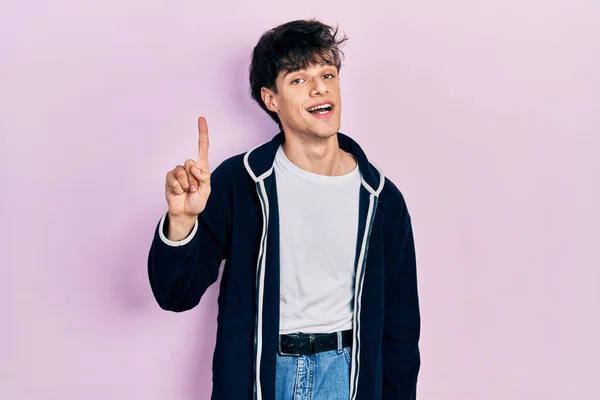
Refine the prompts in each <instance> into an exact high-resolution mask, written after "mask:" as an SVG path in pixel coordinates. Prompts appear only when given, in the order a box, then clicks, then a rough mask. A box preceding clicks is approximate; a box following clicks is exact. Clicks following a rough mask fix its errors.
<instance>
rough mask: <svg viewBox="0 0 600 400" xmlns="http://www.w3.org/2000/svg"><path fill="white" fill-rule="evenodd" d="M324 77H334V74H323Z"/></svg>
mask: <svg viewBox="0 0 600 400" xmlns="http://www.w3.org/2000/svg"><path fill="white" fill-rule="evenodd" d="M324 77H325V79H333V78H335V75H334V74H325V75H324Z"/></svg>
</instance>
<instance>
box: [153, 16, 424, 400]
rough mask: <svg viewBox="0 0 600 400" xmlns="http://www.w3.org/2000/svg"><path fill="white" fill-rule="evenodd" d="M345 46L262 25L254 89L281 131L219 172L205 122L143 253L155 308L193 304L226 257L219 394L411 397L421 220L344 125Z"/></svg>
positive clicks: (323, 29)
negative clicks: (212, 163) (416, 233)
mask: <svg viewBox="0 0 600 400" xmlns="http://www.w3.org/2000/svg"><path fill="white" fill-rule="evenodd" d="M345 40H346V38H345V37H344V38H341V39H340V38H338V37H337V30H335V31H334V30H333V29H332V28H331V27H329V26H327V25H324V24H322V23H319V22H316V21H314V20H311V21H294V22H290V23H287V24H284V25H281V26H278V27H276V28H274V29H272V30H270V31H268V32H266V33H265V34H264V35H263V36H262V37H261V38H260V40H259V42H258V44H257V45H256V47H255V48H254V51H253V57H252V64H251V67H250V85H251V89H252V96H253V98H254V99H255V100H256V101H257V102H258V103H259V104H260V106H261V107H262V108H263V109H264V110H265V111H266V112H267V113H269V115H270V116H271V117H272V118H273V119H274V120H275V121H276V122H277V123H278V124H279V126H280V128H281V132H280V133H279V134H278V135H276V136H275V137H274V138H273V139H272V140H271V141H270V142H268V143H265V144H263V145H261V146H258V147H256V148H254V149H253V150H250V151H248V152H247V153H244V154H240V155H238V156H235V157H232V158H229V159H228V160H226V161H224V162H223V163H222V164H221V165H220V166H219V167H218V168H216V169H215V170H214V172H213V173H212V176H211V174H210V173H209V167H208V128H207V124H206V120H205V119H204V118H202V117H201V118H199V120H198V126H199V146H198V159H197V160H187V161H186V162H185V163H184V164H183V165H182V166H181V165H178V166H177V167H176V168H175V169H173V170H172V171H170V172H168V173H167V177H166V190H165V192H166V199H167V203H168V211H167V212H166V213H165V215H163V217H162V219H161V220H160V222H159V224H158V227H157V229H156V234H155V237H154V240H153V242H152V246H151V249H150V254H149V259H148V274H149V279H150V284H151V286H152V291H153V293H154V296H155V298H156V300H157V302H158V303H159V305H160V306H161V307H162V308H163V309H165V310H171V311H176V312H181V311H185V310H189V309H191V308H193V307H195V306H196V305H197V304H198V303H199V301H200V298H201V296H202V295H203V293H204V292H205V291H206V289H207V288H208V287H209V286H210V285H211V284H213V283H214V282H215V281H216V279H217V277H218V272H219V266H220V264H221V262H222V260H226V262H225V267H224V270H223V276H222V280H221V287H220V293H219V300H218V303H219V315H218V330H217V343H216V348H215V352H214V358H213V394H212V398H213V399H217V400H244V399H264V400H273V399H277V400H292V399H314V400H318V399H325V400H337V399H340V400H342V399H344V400H347V399H352V400H356V399H359V400H374V399H398V400H409V399H415V398H416V382H417V375H418V372H419V367H420V355H419V347H418V341H419V331H420V315H419V305H418V295H417V278H416V265H415V264H416V263H415V253H414V243H413V233H412V227H411V219H410V216H409V213H408V210H407V207H406V204H405V202H404V199H403V196H402V194H401V193H400V191H399V190H398V189H397V188H396V186H395V185H394V184H393V183H392V182H391V181H389V180H388V179H387V178H385V176H384V175H383V174H382V172H381V171H380V170H379V169H378V168H377V167H376V166H375V165H374V164H372V163H371V162H370V161H369V160H368V158H367V156H366V155H365V153H364V152H363V151H362V149H361V148H360V147H359V145H358V144H357V143H356V142H354V141H353V140H352V139H350V138H349V137H347V136H345V135H343V134H341V133H339V132H338V130H339V127H340V116H341V111H342V102H341V97H340V85H339V78H338V74H339V70H340V68H341V54H342V53H341V51H340V49H339V45H340V44H341V43H342V42H343V41H345Z"/></svg>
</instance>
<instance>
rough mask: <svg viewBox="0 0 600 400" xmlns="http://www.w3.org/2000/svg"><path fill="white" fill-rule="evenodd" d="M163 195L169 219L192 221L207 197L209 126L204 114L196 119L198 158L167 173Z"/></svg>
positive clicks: (208, 181)
mask: <svg viewBox="0 0 600 400" xmlns="http://www.w3.org/2000/svg"><path fill="white" fill-rule="evenodd" d="M165 186H166V187H165V197H166V198H167V204H168V205H169V218H171V219H180V220H189V219H193V220H195V219H196V218H197V217H198V214H200V213H201V212H202V211H204V208H205V207H206V202H207V200H208V197H209V196H210V172H209V170H208V126H207V125H206V119H205V118H204V117H200V118H198V159H197V160H196V161H194V160H186V161H185V163H184V164H183V166H181V165H178V166H176V167H175V168H174V169H173V170H171V171H169V172H168V173H167V180H166V183H165Z"/></svg>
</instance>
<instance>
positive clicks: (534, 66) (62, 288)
mask: <svg viewBox="0 0 600 400" xmlns="http://www.w3.org/2000/svg"><path fill="white" fill-rule="evenodd" d="M83 3H86V4H83ZM392 4H395V5H392ZM312 16H316V17H318V18H319V19H322V20H323V21H324V22H326V23H330V24H336V23H339V24H340V28H341V29H342V30H343V31H344V32H346V33H347V34H348V36H349V37H350V41H349V42H347V45H346V46H345V48H344V49H345V52H346V62H345V66H344V68H343V69H342V74H341V80H342V93H343V96H344V97H343V98H344V117H343V124H342V131H343V132H344V133H347V134H349V135H351V136H353V137H354V138H355V139H356V140H358V141H359V143H361V144H362V145H363V147H364V148H365V149H366V151H367V153H368V154H369V155H370V157H371V158H372V159H373V160H375V161H376V162H377V163H378V164H380V165H381V166H382V168H383V169H384V171H385V172H386V174H387V175H388V176H389V177H390V178H391V179H392V180H394V181H395V182H396V183H397V185H398V186H399V187H400V189H401V190H402V191H403V192H404V194H405V196H406V198H407V201H408V204H409V207H410V210H411V213H412V215H413V220H414V228H415V237H416V243H417V258H418V263H419V279H420V293H421V305H422V317H423V335H422V341H421V346H422V358H423V366H422V372H421V375H420V381H419V399H420V400H439V399H442V400H454V399H455V400H459V399H460V400H506V399H515V400H517V399H519V400H520V399H522V400H531V399H540V400H542V399H543V400H552V399H556V400H565V399H578V400H594V399H596V400H597V399H599V398H600V385H599V384H598V377H599V376H600V375H599V373H600V372H599V371H600V370H599V367H598V365H599V361H598V360H599V359H600V345H599V344H598V341H599V338H600V319H599V317H600V298H599V297H600V295H599V293H600V273H599V270H600V268H599V267H600V251H599V246H598V239H599V237H600V234H599V228H598V227H599V226H600V213H599V211H598V204H599V203H600V188H599V182H600V162H599V161H598V156H597V154H598V151H599V149H600V96H599V93H600V79H599V77H598V73H599V71H600V23H599V22H598V21H600V3H598V1H597V0H588V1H585V0H562V1H559V0H545V1H541V0H538V1H534V0H519V1H517V0H509V1H507V0H502V1H500V0H497V1H494V2H491V1H488V2H482V1H475V0H470V1H469V0H458V1H451V2H450V1H445V0H437V1H424V2H418V4H417V2H410V3H409V2H392V1H387V2H386V1H369V2H358V1H356V2H348V1H329V2H287V3H286V2H281V1H263V2H256V3H255V4H250V3H249V2H245V1H241V0H238V1H217V2H190V1H176V2H175V1H171V2H167V1H155V0H146V1H139V0H138V1H133V0H127V1H122V0H121V1H114V0H112V1H103V2H80V1H53V2H42V1H29V2H27V1H20V2H17V1H16V0H12V1H10V0H7V1H3V2H2V5H1V6H0V33H1V35H0V37H1V39H0V46H1V47H0V50H1V53H0V54H1V62H0V74H1V81H0V88H1V89H0V106H1V107H0V110H1V111H0V113H1V114H0V130H1V133H2V135H1V142H0V149H1V150H0V154H1V165H0V167H1V168H0V171H1V172H0V173H1V175H0V177H1V186H2V196H1V202H2V204H1V205H0V212H1V214H0V217H1V221H2V230H1V233H0V235H1V240H0V243H2V244H1V251H0V265H1V270H0V301H1V302H2V305H3V307H2V314H1V319H0V321H1V328H0V380H1V381H0V398H2V399H11V400H12V399H23V400H25V399H27V400H29V399H61V400H79V399H89V400H96V399H98V400H100V399H102V400H104V399H145V400H173V399H182V400H192V399H208V398H209V393H210V386H211V370H210V368H211V358H212V349H213V346H214V337H215V332H216V325H215V319H216V294H217V290H216V289H217V286H216V285H215V286H212V287H211V288H210V290H209V292H208V293H207V294H206V296H205V298H204V299H203V301H202V303H201V304H200V306H198V307H197V308H196V309H194V310H193V311H191V312H187V313H183V314H174V313H168V312H165V311H162V310H160V309H159V307H158V306H157V304H156V303H155V302H154V299H153V297H152V294H151V292H150V288H149V284H148V281H147V275H146V257H147V252H148V248H149V245H150V241H151V239H152V235H153V232H154V228H155V226H156V223H157V222H158V220H159V218H160V216H161V214H162V213H163V212H164V211H165V207H166V203H165V201H164V194H163V181H164V175H165V173H166V172H167V171H168V170H169V169H171V168H173V167H174V166H175V165H176V164H178V163H182V162H183V161H184V160H185V159H186V158H189V157H194V155H195V154H196V138H197V136H196V135H197V131H196V118H197V117H198V115H205V116H206V117H207V119H208V124H209V130H210V134H211V153H210V158H211V164H212V166H213V167H214V166H216V165H218V163H220V162H221V161H222V160H223V159H225V158H226V157H229V156H231V155H234V154H237V153H240V152H243V151H245V150H247V149H249V148H251V147H253V146H255V145H257V144H259V143H261V142H264V141H266V140H268V139H270V138H271V137H272V135H273V134H275V133H276V127H275V125H274V124H273V123H272V122H270V120H269V118H268V116H267V115H266V114H265V113H263V112H262V111H261V110H260V109H259V108H258V106H257V105H255V104H253V103H252V101H251V100H250V97H249V95H248V84H247V69H248V63H249V55H250V51H251V48H252V46H253V45H254V44H255V43H256V41H257V40H258V38H259V36H260V34H261V33H262V32H263V31H265V30H266V29H268V28H270V27H272V26H274V25H277V24H279V23H283V22H286V21H288V20H291V19H297V18H304V17H312Z"/></svg>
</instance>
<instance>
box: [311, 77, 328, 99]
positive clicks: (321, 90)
mask: <svg viewBox="0 0 600 400" xmlns="http://www.w3.org/2000/svg"><path fill="white" fill-rule="evenodd" d="M314 82H315V83H314V86H313V88H312V90H311V94H312V95H313V96H318V95H324V94H326V93H327V85H326V84H325V82H323V79H320V78H319V79H315V81H314Z"/></svg>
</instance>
